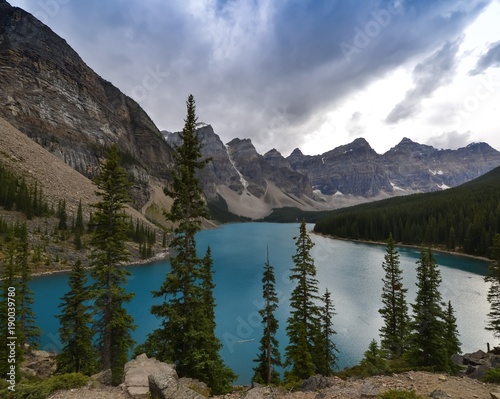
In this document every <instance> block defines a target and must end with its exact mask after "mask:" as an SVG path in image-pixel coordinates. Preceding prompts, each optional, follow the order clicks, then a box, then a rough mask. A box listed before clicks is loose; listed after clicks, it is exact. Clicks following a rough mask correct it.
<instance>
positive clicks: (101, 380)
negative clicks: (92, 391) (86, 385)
mask: <svg viewBox="0 0 500 399" xmlns="http://www.w3.org/2000/svg"><path fill="white" fill-rule="evenodd" d="M91 378H92V379H93V380H94V381H95V382H97V383H98V384H99V385H106V386H108V385H111V370H110V369H108V370H104V371H101V372H100V373H97V374H94V375H93V376H92V377H91Z"/></svg>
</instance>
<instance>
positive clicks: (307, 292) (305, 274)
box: [285, 221, 321, 382]
mask: <svg viewBox="0 0 500 399" xmlns="http://www.w3.org/2000/svg"><path fill="white" fill-rule="evenodd" d="M299 231H300V234H299V236H298V237H296V238H295V239H296V241H295V246H296V253H295V254H294V255H293V256H292V259H293V262H294V265H295V266H294V267H293V268H292V269H291V272H292V274H291V275H290V280H291V281H293V282H296V286H295V288H294V289H293V291H292V294H291V297H290V307H291V312H290V317H288V319H287V327H286V332H287V336H288V338H289V345H288V346H287V347H286V349H285V351H286V352H285V354H286V363H285V365H286V366H291V370H290V371H287V372H286V373H285V377H286V379H287V380H288V381H291V382H292V381H296V380H300V379H306V378H309V377H310V376H312V375H314V374H315V373H316V370H317V368H319V366H320V365H319V364H316V363H315V360H316V361H317V360H318V359H315V358H314V356H313V354H314V353H315V347H316V344H317V341H318V337H320V336H321V323H320V314H321V312H320V308H319V306H318V305H317V304H316V303H317V301H319V299H320V298H319V296H318V281H317V280H316V266H315V265H314V260H313V258H312V257H311V255H310V251H311V249H312V248H313V246H314V244H313V242H312V241H311V239H310V237H309V235H308V234H307V230H306V224H305V222H304V221H302V222H301V224H300V229H299Z"/></svg>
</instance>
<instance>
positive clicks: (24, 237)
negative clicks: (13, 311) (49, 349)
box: [13, 223, 41, 348]
mask: <svg viewBox="0 0 500 399" xmlns="http://www.w3.org/2000/svg"><path fill="white" fill-rule="evenodd" d="M14 229H15V236H16V238H15V241H14V242H13V245H14V253H15V255H14V256H15V262H16V266H17V269H18V273H19V289H18V291H17V296H16V301H18V302H19V312H18V314H17V317H18V323H19V328H20V329H21V331H22V338H21V340H20V342H21V347H24V345H25V344H28V345H30V346H31V347H33V348H37V347H38V341H39V340H40V334H41V332H40V328H39V327H38V326H37V325H36V316H35V312H34V311H33V303H34V301H35V298H34V293H33V291H32V290H31V288H30V286H29V282H30V281H31V273H32V271H31V264H30V262H29V260H28V256H29V244H28V228H27V226H26V223H22V224H18V225H16V226H15V228H14Z"/></svg>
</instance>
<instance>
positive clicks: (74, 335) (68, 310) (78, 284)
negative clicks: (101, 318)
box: [57, 260, 96, 375]
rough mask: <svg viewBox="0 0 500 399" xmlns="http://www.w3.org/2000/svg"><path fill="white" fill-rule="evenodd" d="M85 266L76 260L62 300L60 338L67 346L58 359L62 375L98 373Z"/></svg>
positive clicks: (59, 316) (58, 366)
mask: <svg viewBox="0 0 500 399" xmlns="http://www.w3.org/2000/svg"><path fill="white" fill-rule="evenodd" d="M86 284H87V278H86V276H85V269H84V267H83V266H82V262H81V261H80V260H77V262H76V263H75V266H74V267H73V269H72V271H71V273H70V275H69V288H70V290H69V292H67V293H66V294H65V295H64V296H63V297H62V298H61V299H62V303H61V304H60V305H59V307H60V308H61V314H60V315H58V316H57V318H58V319H59V323H60V328H59V335H60V337H61V343H62V344H63V345H64V347H63V349H62V351H61V353H59V354H58V355H57V369H58V371H59V372H62V373H83V374H87V375H91V374H92V373H93V372H94V371H95V369H96V361H95V360H96V353H95V351H94V348H93V347H92V337H93V336H94V333H93V332H92V329H91V328H90V326H91V323H92V314H91V310H90V306H89V305H88V304H87V302H88V301H89V300H90V299H91V292H90V288H89V287H88V286H87V285H86Z"/></svg>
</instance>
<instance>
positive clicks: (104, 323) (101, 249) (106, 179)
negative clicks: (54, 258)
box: [91, 145, 135, 385]
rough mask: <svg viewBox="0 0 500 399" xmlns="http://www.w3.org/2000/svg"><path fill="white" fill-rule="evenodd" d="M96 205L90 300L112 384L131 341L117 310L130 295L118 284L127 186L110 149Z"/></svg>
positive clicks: (124, 316) (122, 312)
mask: <svg viewBox="0 0 500 399" xmlns="http://www.w3.org/2000/svg"><path fill="white" fill-rule="evenodd" d="M94 184H95V185H96V186H97V188H98V191H96V194H97V195H98V197H99V198H100V201H99V202H98V203H96V204H94V205H93V207H94V208H95V213H94V215H93V229H94V232H93V236H92V240H91V245H92V247H93V251H92V259H91V260H92V262H91V266H92V269H91V274H92V277H93V279H94V281H95V282H94V284H93V285H92V296H93V298H94V299H95V301H94V313H95V315H96V321H95V325H94V330H95V332H96V333H97V349H98V353H99V360H100V369H101V370H107V369H111V373H112V383H113V384H114V385H119V384H120V383H121V382H122V377H123V366H124V365H125V363H126V362H127V353H128V350H129V349H130V348H132V346H133V344H134V341H133V339H132V335H131V333H132V331H133V329H134V328H135V326H134V322H133V318H132V316H130V315H129V314H128V313H127V311H126V309H125V308H124V307H123V305H124V303H127V302H130V301H131V300H132V298H133V296H134V294H132V293H127V292H126V290H125V288H124V286H125V285H126V284H127V277H128V276H129V275H130V272H129V271H127V270H126V269H124V268H123V267H121V266H123V264H124V263H126V262H127V261H128V259H129V253H128V251H127V249H126V247H125V241H126V239H127V228H128V224H127V215H126V214H125V211H124V208H125V204H126V202H127V201H128V200H129V196H128V191H127V188H128V186H129V183H128V181H127V175H126V172H125V170H124V169H123V168H122V167H121V166H120V158H119V155H118V147H117V146H116V145H113V146H112V147H111V148H110V149H109V150H108V152H107V158H106V160H105V161H104V162H103V163H102V165H101V168H100V171H99V174H98V175H97V177H96V178H95V179H94Z"/></svg>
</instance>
